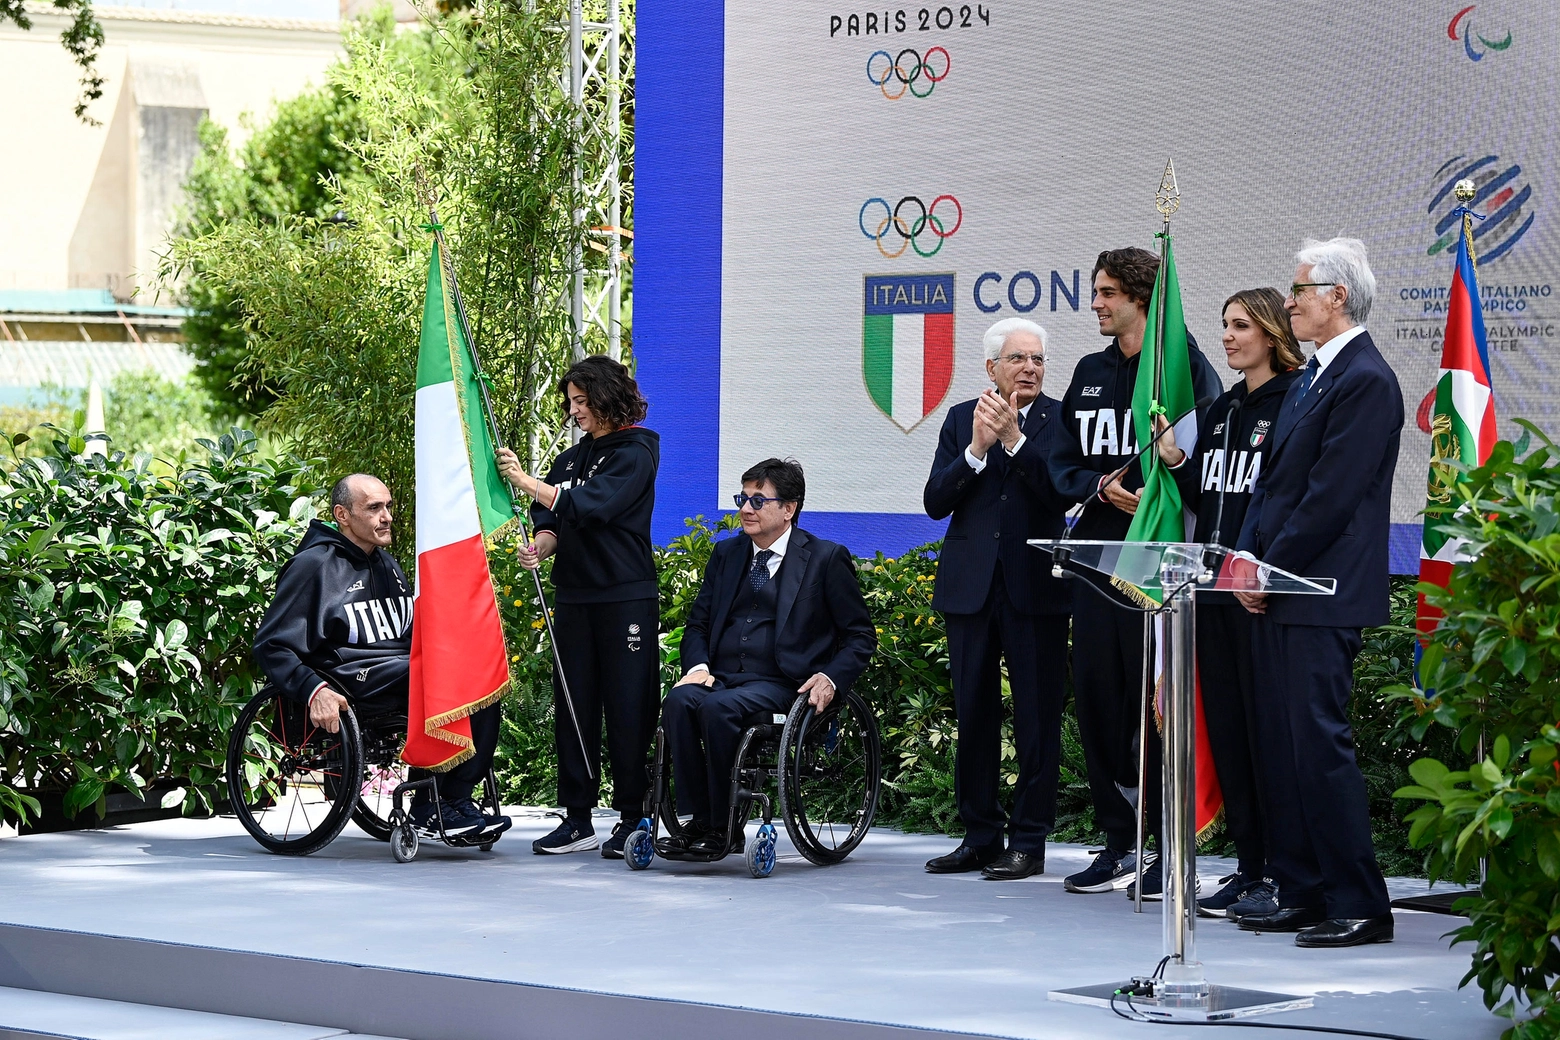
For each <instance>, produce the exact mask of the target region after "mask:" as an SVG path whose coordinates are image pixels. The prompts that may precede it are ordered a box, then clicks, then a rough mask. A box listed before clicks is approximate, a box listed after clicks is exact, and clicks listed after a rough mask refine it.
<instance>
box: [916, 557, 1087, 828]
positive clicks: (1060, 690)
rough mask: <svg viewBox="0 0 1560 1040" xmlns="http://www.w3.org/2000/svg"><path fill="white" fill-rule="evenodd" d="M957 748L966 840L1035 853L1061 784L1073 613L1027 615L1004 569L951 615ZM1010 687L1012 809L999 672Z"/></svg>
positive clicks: (957, 787)
mask: <svg viewBox="0 0 1560 1040" xmlns="http://www.w3.org/2000/svg"><path fill="white" fill-rule="evenodd" d="M944 620H945V622H946V624H947V628H948V658H949V662H950V666H951V671H952V673H953V703H954V712H955V714H956V715H957V717H958V722H959V748H958V751H957V753H956V756H955V759H954V767H953V781H954V792H955V797H956V798H957V799H958V804H959V819H960V820H961V821H963V823H964V844H966V845H969V846H971V847H973V848H986V847H989V846H993V845H996V846H1000V845H1001V844H1002V832H1003V829H1004V823H1005V824H1006V828H1007V831H1008V847H1010V848H1014V849H1018V850H1019V851H1020V852H1027V853H1030V854H1032V855H1038V854H1040V853H1043V852H1044V851H1045V836H1046V835H1047V834H1049V833H1051V831H1052V830H1054V829H1055V827H1056V785H1057V778H1058V773H1059V771H1060V769H1061V759H1062V699H1063V696H1064V691H1065V688H1066V678H1067V621H1068V619H1067V615H1066V614H1020V613H1019V612H1018V611H1017V610H1016V609H1014V607H1013V604H1012V602H1011V601H1010V600H1009V599H1008V595H1007V590H1006V588H1005V587H1004V585H1003V580H1002V568H1001V567H1000V566H999V567H997V569H996V576H995V577H994V578H993V579H992V582H991V591H990V593H989V594H988V595H987V596H986V602H985V604H984V605H982V607H981V608H980V611H979V612H978V613H975V614H946V615H944ZM1003 659H1006V661H1007V671H1008V687H1009V688H1010V689H1011V690H1012V692H1013V743H1014V747H1015V751H1016V752H1017V757H1018V785H1017V788H1016V790H1014V792H1013V815H1012V816H1011V817H1010V818H1006V819H1004V813H1003V811H1002V806H1001V804H1000V803H999V801H998V796H999V793H1000V791H1001V789H1002V788H1001V768H1002V673H1001V668H1000V665H1001V661H1002V660H1003Z"/></svg>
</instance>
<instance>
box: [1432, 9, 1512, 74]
mask: <svg viewBox="0 0 1560 1040" xmlns="http://www.w3.org/2000/svg"><path fill="white" fill-rule="evenodd" d="M1478 6H1479V5H1478V4H1469V5H1468V6H1467V7H1464V8H1463V9H1462V10H1461V11H1458V12H1457V13H1456V14H1454V15H1452V20H1451V21H1450V22H1448V23H1446V35H1447V37H1448V38H1449V39H1452V40H1461V41H1462V45H1463V52H1464V53H1465V54H1467V55H1468V60H1469V61H1483V60H1484V55H1485V54H1487V53H1488V52H1490V51H1503V50H1505V49H1506V48H1507V47H1510V46H1511V30H1510V29H1507V30H1506V38H1505V39H1503V40H1491V39H1487V38H1486V37H1484V36H1483V35H1481V34H1479V33H1477V32H1474V30H1473V19H1472V18H1470V17H1469V15H1471V14H1473V9H1474V8H1475V7H1478ZM1459 30H1460V31H1459ZM1474 40H1478V41H1479V43H1480V44H1482V45H1483V46H1482V47H1480V48H1478V49H1475V48H1474V45H1473V41H1474Z"/></svg>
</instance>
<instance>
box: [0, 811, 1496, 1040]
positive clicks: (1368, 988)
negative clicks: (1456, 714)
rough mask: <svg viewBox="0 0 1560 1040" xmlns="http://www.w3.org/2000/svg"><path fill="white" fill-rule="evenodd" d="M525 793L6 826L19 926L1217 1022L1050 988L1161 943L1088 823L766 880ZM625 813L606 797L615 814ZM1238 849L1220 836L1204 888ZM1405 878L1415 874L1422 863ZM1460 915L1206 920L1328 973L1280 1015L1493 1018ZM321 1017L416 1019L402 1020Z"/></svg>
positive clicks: (721, 996) (865, 857) (1222, 955)
mask: <svg viewBox="0 0 1560 1040" xmlns="http://www.w3.org/2000/svg"><path fill="white" fill-rule="evenodd" d="M515 814H516V816H517V817H518V818H517V821H516V825H515V828H514V829H513V830H512V831H511V832H510V833H509V834H508V835H506V836H505V837H504V839H503V840H502V841H501V842H499V844H498V845H497V846H496V848H495V849H494V851H493V852H492V853H490V854H485V855H484V854H481V853H478V852H476V851H474V850H470V851H455V850H448V849H444V848H431V847H430V846H429V845H427V844H426V843H425V844H424V845H423V847H422V851H421V852H420V853H419V856H418V858H417V860H416V861H415V862H413V863H410V864H405V865H401V864H397V863H395V862H394V861H392V860H391V858H390V854H389V849H388V847H387V846H385V845H383V844H381V843H379V842H375V841H373V840H371V839H369V838H367V837H365V836H363V835H362V834H361V833H360V832H358V831H357V829H356V828H355V827H353V826H350V825H349V826H348V828H347V829H346V831H344V832H343V834H342V836H341V837H340V838H338V839H337V840H336V841H335V842H334V843H333V844H332V845H331V846H330V847H329V848H327V849H326V850H324V851H323V852H321V853H319V854H317V855H315V856H311V857H307V858H304V859H293V858H286V857H280V856H272V855H268V854H266V853H265V852H263V851H261V850H260V848H259V847H258V846H257V845H255V844H254V842H253V841H251V840H250V839H249V837H248V836H247V835H246V834H244V832H243V831H242V829H241V828H240V827H239V825H238V824H237V823H236V822H235V821H233V820H231V819H217V820H208V821H196V820H175V821H168V822H161V823H146V824H136V825H132V826H127V827H120V828H114V829H110V830H105V831H83V832H76V833H67V834H50V835H33V836H29V837H23V838H17V837H9V838H5V839H3V840H0V877H3V879H4V883H3V885H0V926H5V925H11V926H15V925H21V926H28V927H29V928H33V929H40V928H41V929H57V930H63V931H67V932H84V933H93V934H96V935H107V936H119V937H128V938H133V939H140V940H153V941H156V942H160V943H176V944H185V945H187V946H200V947H208V948H215V949H216V950H218V951H247V952H250V953H256V954H264V955H270V957H271V958H307V959H313V960H318V961H327V962H336V964H338V965H341V964H348V965H359V966H373V967H379V968H387V969H396V970H399V971H402V972H416V973H423V976H422V977H424V978H428V977H431V976H430V975H429V974H428V973H432V975H434V976H462V977H466V978H467V979H483V980H497V981H499V982H503V983H521V984H524V985H526V986H529V987H540V988H544V989H545V988H555V989H561V990H565V991H584V992H582V993H580V992H577V993H576V994H574V995H570V994H560V996H563V997H565V998H566V1002H565V1007H567V1002H568V1001H576V1002H578V1006H579V1007H580V1009H581V1010H580V1017H581V1018H582V1020H583V1019H588V1018H589V1017H590V1011H589V1006H588V1000H589V999H591V995H593V994H614V995H626V996H630V997H645V998H651V999H652V1000H653V1001H659V1002H663V1003H660V1004H652V1003H644V1004H643V1005H642V1008H648V1009H650V1011H648V1012H644V1011H641V1012H636V1014H641V1015H643V1014H649V1015H650V1018H649V1020H648V1021H647V1022H646V1023H645V1025H646V1028H645V1030H644V1031H643V1032H642V1034H641V1035H648V1036H673V1035H679V1034H678V1033H677V1032H674V1031H672V1030H671V1029H668V1028H665V1027H664V1025H663V1026H658V1025H657V1024H656V1021H655V1015H656V1014H659V1013H661V1012H657V1011H655V1009H656V1008H663V1009H664V1013H665V1014H667V1015H673V1009H675V1008H676V1007H678V1006H679V1005H681V1004H686V1005H690V1006H696V1005H702V1006H705V1007H708V1006H710V1005H715V1006H718V1007H724V1008H746V1009H758V1010H763V1011H767V1012H771V1013H776V1014H778V1015H782V1016H792V1015H805V1016H817V1018H815V1019H814V1022H813V1026H814V1027H815V1028H812V1029H810V1030H805V1029H804V1030H802V1031H799V1032H794V1033H793V1035H809V1034H811V1035H824V1034H826V1033H827V1034H829V1035H846V1034H845V1033H834V1032H831V1031H830V1030H828V1029H824V1028H822V1027H823V1026H824V1025H825V1023H824V1022H820V1021H818V1020H817V1019H818V1018H821V1019H825V1020H827V1019H838V1020H848V1021H852V1022H857V1023H883V1024H888V1025H894V1026H899V1027H910V1028H913V1029H925V1030H933V1031H939V1032H959V1033H972V1034H977V1035H983V1036H999V1037H1025V1038H1030V1037H1033V1038H1042V1037H1043V1038H1046V1040H1053V1038H1068V1040H1071V1038H1077V1040H1096V1038H1098V1037H1100V1036H1121V1035H1128V1034H1132V1033H1141V1032H1143V1031H1145V1030H1148V1031H1149V1032H1150V1035H1152V1036H1155V1037H1160V1038H1162V1040H1172V1038H1176V1037H1203V1038H1204V1040H1206V1038H1205V1037H1204V1034H1203V1032H1202V1030H1200V1029H1195V1028H1192V1027H1182V1026H1174V1025H1156V1026H1154V1027H1148V1026H1144V1025H1134V1024H1131V1023H1128V1022H1125V1021H1122V1020H1120V1019H1117V1018H1116V1017H1115V1016H1113V1015H1112V1014H1111V1013H1110V1012H1109V1011H1107V1010H1103V1009H1095V1008H1089V1007H1080V1006H1075V1005H1068V1004H1062V1003H1057V1002H1054V1001H1049V1000H1048V999H1047V997H1046V994H1047V993H1048V992H1049V991H1050V990H1053V989H1059V988H1064V987H1072V986H1080V985H1088V984H1093V983H1101V982H1110V981H1115V980H1121V979H1125V978H1126V977H1128V976H1130V975H1132V974H1138V973H1144V974H1146V973H1148V972H1149V971H1151V970H1152V969H1153V967H1154V964H1155V963H1156V962H1157V961H1158V959H1159V948H1160V918H1159V911H1158V904H1147V905H1146V909H1145V912H1144V913H1143V914H1142V915H1140V916H1139V915H1134V914H1133V913H1132V912H1131V905H1130V904H1129V903H1128V901H1127V900H1126V899H1125V897H1124V896H1123V895H1122V894H1121V893H1113V894H1110V895H1096V896H1080V895H1073V894H1069V893H1067V892H1065V891H1064V890H1063V888H1062V884H1061V878H1062V876H1063V875H1064V874H1066V873H1069V872H1071V871H1073V870H1077V869H1080V868H1081V867H1082V866H1084V865H1085V863H1086V862H1087V860H1088V855H1087V850H1085V849H1084V848H1082V847H1080V846H1071V845H1054V846H1052V847H1051V848H1050V850H1049V852H1048V855H1047V871H1048V872H1047V873H1046V874H1045V875H1044V876H1042V877H1039V878H1034V879H1030V880H1027V881H1021V882H1006V883H998V882H988V881H982V880H980V878H979V876H978V875H959V876H941V877H939V876H932V875H929V874H926V873H925V872H924V871H923V870H922V868H921V864H922V862H923V861H924V860H925V859H927V858H928V857H930V856H933V855H937V854H939V853H942V852H945V851H948V850H949V849H951V848H952V847H953V844H954V843H953V842H951V841H949V840H947V839H944V838H940V837H932V836H925V835H908V834H902V833H899V832H896V831H892V830H887V829H878V830H874V831H873V833H872V834H871V835H869V836H868V839H867V841H866V842H865V843H864V844H863V845H862V847H861V848H860V849H859V850H858V851H857V852H856V854H855V855H854V856H852V857H851V858H850V859H849V860H847V861H846V862H845V863H843V864H840V865H837V866H834V867H826V868H820V867H814V866H812V865H811V864H809V863H807V862H806V861H805V860H803V859H802V858H801V857H800V856H799V855H798V854H796V853H795V851H794V850H793V849H792V848H791V847H790V845H789V844H788V843H787V842H786V841H785V839H784V829H783V828H782V829H781V850H780V851H781V855H780V861H779V863H778V865H777V866H776V868H775V872H774V874H773V875H772V876H771V877H769V878H766V879H763V880H755V879H753V878H750V877H749V876H748V875H747V872H746V870H745V869H744V868H743V866H742V864H741V862H740V860H739V859H736V858H728V859H727V860H725V861H723V862H722V863H719V864H713V865H694V864H668V863H666V862H664V861H661V860H657V861H656V863H655V864H654V865H653V866H652V867H651V868H650V869H649V870H648V871H645V872H643V873H634V872H631V871H629V870H628V869H627V868H626V867H625V866H624V864H623V863H622V862H621V861H618V860H610V861H609V860H604V859H602V858H601V857H600V856H599V855H598V854H596V853H594V852H592V853H585V854H574V855H569V856H562V857H556V858H555V857H540V856H535V855H533V854H532V853H531V850H530V841H531V839H532V838H534V837H536V836H538V835H539V834H541V833H544V832H545V830H546V829H548V828H549V827H550V825H551V824H552V823H554V822H555V821H553V820H552V819H551V818H549V817H547V816H545V815H543V814H542V813H541V812H539V811H537V810H516V811H515ZM609 828H610V820H598V834H599V835H602V836H605V834H606V832H607V830H608V829H609ZM1229 866H1230V864H1229V863H1228V862H1227V861H1220V860H1205V861H1204V862H1203V864H1202V868H1201V872H1202V874H1203V878H1204V885H1205V888H1206V886H1208V885H1210V884H1214V883H1215V882H1216V879H1217V878H1218V877H1219V876H1220V875H1221V874H1222V873H1225V872H1226V870H1227V869H1228V868H1229ZM1392 889H1393V895H1394V896H1400V895H1407V894H1413V893H1416V892H1422V891H1424V885H1423V883H1422V882H1414V881H1402V882H1394V883H1393V885H1392ZM1457 923H1458V919H1455V918H1450V917H1444V916H1438V915H1430V914H1420V913H1405V912H1399V913H1398V915H1397V941H1396V942H1395V943H1393V944H1391V945H1386V946H1370V947H1363V948H1358V949H1353V950H1342V951H1321V950H1302V949H1297V948H1296V947H1295V946H1294V945H1293V942H1292V936H1289V935H1253V934H1250V933H1246V932H1241V931H1239V930H1237V929H1236V928H1235V926H1234V925H1233V924H1229V923H1227V922H1224V921H1203V922H1200V923H1199V927H1198V931H1197V941H1198V946H1199V952H1200V956H1201V959H1202V960H1203V962H1204V964H1205V965H1206V968H1207V972H1208V976H1209V978H1210V980H1211V981H1213V982H1215V983H1220V984H1224V985H1232V986H1241V987H1247V988H1251V989H1265V990H1279V991H1286V992H1290V993H1296V994H1305V995H1314V996H1315V997H1316V1006H1315V1007H1314V1008H1313V1009H1310V1010H1305V1011H1298V1012H1292V1013H1288V1014H1284V1015H1279V1016H1274V1017H1271V1018H1268V1019H1265V1021H1272V1022H1283V1023H1292V1024H1302V1023H1305V1024H1315V1025H1327V1026H1335V1027H1337V1026H1341V1027H1345V1028H1354V1029H1366V1030H1376V1031H1383V1032H1390V1033H1397V1034H1403V1035H1406V1036H1411V1037H1422V1038H1426V1040H1443V1038H1444V1040H1454V1038H1455V1040H1479V1038H1489V1040H1494V1038H1496V1037H1498V1036H1499V1035H1500V1032H1501V1026H1502V1022H1501V1020H1499V1019H1496V1018H1495V1017H1494V1016H1492V1015H1490V1014H1489V1013H1488V1012H1486V1011H1485V1010H1484V1008H1483V1005H1482V1003H1481V1002H1480V999H1479V995H1478V992H1477V991H1476V990H1475V989H1471V988H1470V989H1466V990H1458V989H1457V982H1458V980H1459V979H1460V978H1461V977H1462V975H1463V973H1464V972H1465V971H1466V970H1467V967H1468V963H1469V955H1468V953H1466V952H1465V949H1466V948H1465V947H1459V948H1457V949H1456V950H1449V949H1448V947H1447V940H1445V939H1442V938H1441V935H1442V934H1443V933H1445V932H1447V931H1448V930H1450V929H1451V928H1453V927H1455V926H1456V925H1457ZM0 933H3V934H0V937H3V938H4V942H0V985H3V986H18V985H21V986H23V987H24V988H36V989H44V988H53V987H51V984H50V983H49V981H48V979H49V978H50V977H54V976H50V975H49V972H48V971H46V970H44V968H43V967H41V966H40V967H38V969H37V970H36V971H34V970H33V967H34V965H33V964H32V963H30V961H29V958H32V959H33V960H34V961H35V962H36V963H37V964H38V965H42V963H43V961H42V959H41V958H40V957H39V955H37V954H36V953H30V952H29V951H30V950H32V949H33V948H32V947H31V946H29V945H28V944H27V943H26V942H23V941H21V940H20V939H18V938H17V936H23V935H24V934H25V935H31V934H34V933H31V932H27V931H26V929H15V928H12V929H9V930H7V929H5V928H3V927H0ZM37 934H43V933H37ZM268 963H269V962H268ZM277 963H280V962H277ZM49 970H53V969H49ZM394 977H406V976H394ZM29 979H31V981H29ZM235 981H236V980H235ZM71 985H72V986H73V987H74V988H73V989H71V990H69V991H71V992H76V993H79V994H81V995H84V996H95V997H108V998H113V999H139V1000H142V1001H143V1002H146V1003H167V1004H175V1006H181V1007H196V1005H195V1004H193V1003H175V1000H174V998H171V997H168V996H166V995H159V994H158V993H151V994H149V995H148V994H146V993H145V990H144V988H143V990H141V991H139V992H141V994H142V995H140V996H126V995H124V994H122V993H120V992H115V991H113V987H112V986H111V985H105V986H103V987H96V985H95V984H93V985H88V984H86V983H72V984H71ZM137 985H141V986H143V987H144V985H145V984H143V983H137ZM511 988H513V987H511ZM203 992H204V991H203ZM473 992H475V991H473ZM461 999H471V998H461ZM475 999H480V998H475ZM665 1002H670V1003H665ZM197 1009H198V1010H205V1011H220V1012H225V1013H232V1014H247V1015H254V1014H255V1013H256V1012H255V1005H254V1004H253V1002H252V1001H251V1002H250V1003H247V1004H244V1006H242V1007H239V1006H231V1007H230V1006H227V1005H224V1004H222V1003H221V1001H220V1000H218V999H217V998H216V997H213V998H212V999H211V1000H209V1001H205V1002H204V1004H203V1005H202V1006H199V1007H198V1008H197ZM556 1012H557V1007H556V1006H555V1007H554V1009H553V1012H552V1014H553V1016H554V1017H553V1018H551V1019H547V1021H553V1022H556V1021H557V1018H556ZM257 1017H276V1018H282V1019H284V1020H287V1021H305V1022H321V1018H320V1017H319V1016H318V1015H315V1016H313V1017H295V1016H288V1015H282V1014H275V1013H272V1014H269V1015H267V1014H262V1015H259V1016H257ZM451 1017H452V1018H457V1019H458V1018H459V1016H458V1015H452V1016H451ZM674 1017H675V1016H674ZM536 1021H537V1023H538V1024H537V1025H536V1026H535V1028H534V1029H530V1030H528V1029H527V1028H525V1027H524V1025H523V1023H519V1022H517V1023H515V1032H514V1033H513V1034H512V1035H516V1036H545V1035H553V1034H551V1033H550V1032H549V1031H548V1030H549V1029H551V1028H553V1027H543V1026H542V1025H541V1024H540V1023H541V1022H542V1021H543V1020H542V1019H540V1018H539V1019H537V1020H536ZM770 1021H771V1023H772V1024H773V1025H775V1026H776V1028H775V1029H761V1030H758V1031H757V1032H758V1033H759V1034H763V1035H775V1036H779V1035H784V1033H785V1030H784V1029H781V1028H779V1023H778V1022H776V1021H774V1020H770ZM787 1021H793V1020H789V1019H787ZM321 1024H336V1025H351V1026H352V1027H353V1028H356V1029H358V1031H371V1032H380V1033H386V1034H389V1035H396V1036H408V1037H412V1038H413V1040H419V1038H418V1037H417V1036H416V1034H415V1031H408V1032H402V1031H398V1030H396V1029H394V1028H390V1027H388V1026H387V1025H386V1024H385V1023H383V1022H380V1023H378V1024H377V1026H376V1028H372V1029H370V1028H368V1026H369V1025H375V1023H355V1024H354V1023H349V1022H345V1021H341V1022H329V1023H325V1022H321ZM793 1024H794V1022H793ZM3 1025H4V1023H3V1022H0V1026H3ZM893 1032H895V1030H889V1031H886V1032H885V1033H884V1035H890V1034H892V1033H893ZM1247 1032H1248V1033H1249V1035H1252V1036H1260V1035H1261V1033H1260V1032H1252V1031H1247ZM425 1035H432V1034H425ZM445 1035H450V1036H456V1035H459V1031H458V1030H452V1031H449V1032H447V1033H446V1034H445ZM571 1035H573V1036H586V1035H594V1031H592V1030H590V1029H588V1028H581V1029H577V1030H572V1031H571ZM619 1035H621V1034H619ZM706 1035H716V1034H706ZM749 1035H752V1032H751V1031H750V1034H749ZM851 1035H854V1034H851ZM1269 1035H1271V1034H1269Z"/></svg>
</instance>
